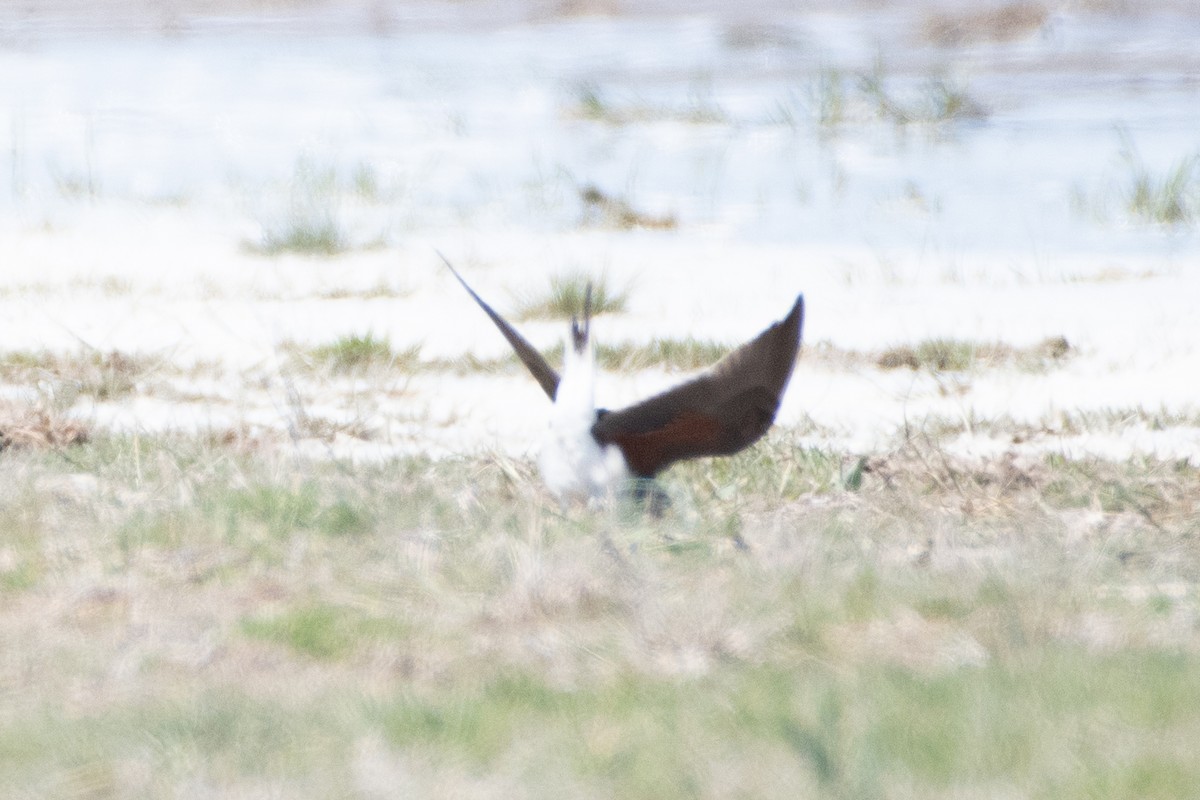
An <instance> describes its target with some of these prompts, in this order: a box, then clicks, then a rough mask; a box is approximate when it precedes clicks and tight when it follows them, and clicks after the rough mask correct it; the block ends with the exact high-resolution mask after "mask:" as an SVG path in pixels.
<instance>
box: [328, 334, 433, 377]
mask: <svg viewBox="0 0 1200 800" xmlns="http://www.w3.org/2000/svg"><path fill="white" fill-rule="evenodd" d="M306 355H307V357H308V359H309V360H311V361H312V362H315V363H316V364H319V365H321V366H324V367H327V368H328V369H330V370H332V371H333V372H335V373H339V374H356V373H361V372H364V371H366V370H368V369H374V368H395V369H400V370H402V371H405V372H407V371H411V370H412V369H414V368H415V367H416V365H417V364H418V363H419V362H420V359H421V346H420V345H413V346H412V347H408V348H405V349H404V350H399V351H397V350H393V349H392V346H391V343H390V342H388V340H387V339H385V338H380V337H378V336H376V335H375V334H373V333H371V332H369V331H368V332H367V333H365V334H357V333H355V334H350V335H348V336H341V337H339V338H337V339H336V340H334V341H333V342H330V343H329V344H322V345H317V346H316V347H313V348H311V349H310V350H308V351H307V353H306Z"/></svg>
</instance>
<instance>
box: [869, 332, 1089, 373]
mask: <svg viewBox="0 0 1200 800" xmlns="http://www.w3.org/2000/svg"><path fill="white" fill-rule="evenodd" d="M1071 352H1072V347H1071V345H1070V343H1069V342H1068V341H1067V340H1066V339H1065V338H1064V337H1061V336H1054V337H1050V338H1047V339H1044V340H1043V341H1041V342H1039V343H1038V344H1036V345H1033V346H1031V347H1027V348H1014V347H1011V346H1009V345H1005V344H1000V343H980V342H973V341H968V340H964V339H947V338H940V339H927V340H924V341H921V342H918V343H917V344H915V345H911V346H910V345H900V346H897V347H891V348H888V349H887V350H884V351H883V352H881V353H879V354H878V355H877V356H875V359H874V360H875V364H876V366H878V367H879V368H881V369H900V368H908V369H913V370H927V371H929V372H966V371H969V370H972V369H976V368H978V367H984V366H987V367H994V366H999V365H1013V366H1016V367H1017V368H1018V369H1022V370H1025V371H1029V372H1040V371H1043V370H1045V369H1047V368H1048V367H1050V366H1053V365H1056V364H1058V363H1060V362H1061V361H1062V360H1063V359H1065V358H1067V357H1068V356H1069V355H1070V354H1071Z"/></svg>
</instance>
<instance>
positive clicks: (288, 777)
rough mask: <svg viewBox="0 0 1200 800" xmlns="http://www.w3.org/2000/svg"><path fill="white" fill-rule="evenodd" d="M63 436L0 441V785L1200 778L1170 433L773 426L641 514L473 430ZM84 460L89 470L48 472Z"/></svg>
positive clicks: (862, 791) (969, 784) (1154, 781)
mask: <svg viewBox="0 0 1200 800" xmlns="http://www.w3.org/2000/svg"><path fill="white" fill-rule="evenodd" d="M72 452H73V457H72V458H71V460H69V461H68V460H65V459H63V458H62V457H60V456H58V455H55V454H52V453H46V452H36V451H25V452H14V453H11V454H6V457H5V458H4V459H2V460H0V523H2V524H0V529H2V530H3V531H4V534H3V536H2V537H0V636H3V638H4V641H5V642H7V643H11V644H12V645H13V646H6V647H5V648H4V649H3V650H0V681H2V683H0V686H2V687H3V688H4V689H5V692H6V702H5V704H4V707H3V709H0V792H3V793H4V794H6V795H9V796H65V795H70V794H90V795H95V796H135V795H136V796H141V797H149V798H155V797H171V796H177V795H178V794H179V793H180V792H181V791H184V789H185V788H186V787H188V786H193V785H195V784H196V783H197V782H202V783H204V785H206V786H208V787H210V788H211V789H212V791H216V792H219V793H220V794H222V795H223V796H246V795H253V794H255V793H260V792H262V791H268V790H269V792H273V793H276V794H286V795H287V796H290V797H301V798H302V797H326V796H331V795H346V794H347V793H349V794H350V795H351V796H354V795H356V794H357V795H362V796H373V795H376V794H379V793H384V794H386V793H387V792H390V791H393V790H394V789H395V787H397V786H401V785H402V786H404V787H407V790H408V791H411V792H413V793H415V794H418V795H430V794H437V793H438V792H439V791H446V790H447V787H451V788H453V787H455V786H469V787H471V790H470V793H471V794H472V795H473V796H480V797H512V796H524V797H551V796H554V797H558V796H562V795H563V793H567V794H570V795H572V796H594V795H604V796H620V797H634V798H636V797H647V798H649V797H656V798H658V797H667V798H670V797H694V796H731V795H737V794H738V793H742V794H743V795H745V796H754V797H795V796H806V797H817V798H825V797H828V798H843V797H855V798H858V797H868V798H870V797H875V798H892V797H895V798H901V797H914V796H919V797H930V796H955V797H976V796H978V797H984V796H993V795H994V794H995V793H996V792H997V791H1000V790H1002V791H1004V792H1006V793H1010V794H1014V795H1016V796H1027V797H1067V798H1081V799H1082V798H1132V797H1177V796H1186V794H1187V792H1188V791H1190V788H1189V787H1191V786H1193V785H1195V783H1196V781H1197V780H1200V759H1197V757H1196V755H1195V751H1194V748H1192V747H1190V746H1188V744H1187V743H1188V742H1191V741H1194V740H1195V737H1196V735H1197V734H1200V636H1197V635H1196V632H1195V627H1194V626H1193V625H1191V624H1190V623H1189V620H1190V619H1192V618H1193V617H1194V615H1195V614H1196V613H1197V612H1200V595H1198V593H1197V592H1196V589H1195V585H1196V584H1195V581H1196V579H1197V576H1200V558H1198V557H1197V555H1196V553H1195V550H1194V548H1191V547H1189V546H1188V544H1187V543H1188V542H1189V541H1191V540H1192V538H1194V537H1195V535H1196V534H1197V533H1200V529H1198V528H1197V523H1196V519H1197V511H1198V509H1200V472H1198V471H1197V470H1196V469H1195V468H1194V467H1190V466H1187V465H1185V464H1173V463H1164V462H1157V461H1153V460H1139V461H1135V462H1129V463H1118V464H1112V463H1108V462H1097V461H1072V460H1067V459H1062V458H1058V457H1053V458H1047V459H1045V460H1041V461H1031V462H1028V463H1024V464H1016V463H1013V462H1006V461H997V462H983V463H980V462H965V461H959V460H956V459H954V458H952V457H949V456H947V455H946V454H945V453H944V452H941V451H940V450H938V449H937V448H936V445H930V444H928V443H922V442H921V441H920V440H913V441H911V442H908V443H905V444H903V445H902V446H900V447H899V448H898V449H896V450H895V451H892V452H888V453H879V454H874V455H872V456H871V457H870V458H868V459H866V460H865V463H864V465H862V470H861V474H860V475H859V476H858V477H859V481H858V483H857V484H856V486H855V489H854V490H853V491H851V490H849V489H847V488H845V486H846V483H847V482H846V480H845V477H846V475H847V472H848V471H849V470H851V469H852V467H853V465H854V460H855V459H853V458H848V457H846V456H844V455H841V454H837V453H831V452H824V451H817V450H811V449H808V448H806V447H805V446H804V445H803V443H802V440H801V439H799V438H798V437H796V436H794V435H792V434H790V433H789V432H787V431H777V432H776V433H774V434H772V435H771V436H770V437H768V439H767V440H766V441H765V442H763V443H762V444H761V445H760V446H757V447H755V448H752V449H751V450H748V451H746V452H744V453H742V454H740V455H738V456H736V457H734V458H731V459H724V460H714V461H711V462H694V463H691V464H687V465H682V466H680V467H678V468H676V469H674V470H672V471H671V472H670V473H669V474H668V476H667V479H666V480H667V486H668V490H669V491H670V493H671V495H672V497H673V498H674V504H673V506H672V509H671V510H670V511H669V512H668V514H667V515H666V516H665V517H664V518H663V519H661V520H653V519H648V518H644V517H642V516H640V515H638V514H636V513H632V512H628V513H622V514H616V515H609V514H604V513H585V512H582V511H581V510H578V509H567V510H566V511H563V510H560V509H559V508H558V507H557V505H555V504H554V503H552V502H549V501H548V499H547V498H545V497H544V496H543V495H542V493H541V491H540V490H539V489H538V488H537V486H536V485H535V484H534V483H531V482H530V481H529V480H528V478H527V477H526V476H527V475H528V471H527V470H526V469H525V468H524V467H522V466H521V465H520V464H515V465H514V464H511V463H505V462H503V461H497V460H495V459H478V460H476V459H467V460H449V461H439V462H434V461H430V460H427V459H424V458H412V459H400V460H397V461H394V462H389V463H380V464H357V465H351V464H345V463H337V462H326V463H320V462H310V461H303V460H293V459H291V458H280V457H279V456H277V455H270V454H265V455H264V454H257V455H256V454H248V453H245V452H242V451H236V450H231V449H227V448H223V447H221V446H219V445H214V444H212V443H211V442H205V441H200V440H193V439H188V438H165V439H146V438H143V439H141V440H139V441H138V442H137V443H136V444H135V442H134V441H133V440H130V439H125V438H121V437H116V438H111V437H98V438H95V439H93V441H91V442H89V443H87V444H85V445H82V446H81V447H79V448H76V449H75V450H74V451H72ZM79 474H89V475H94V476H96V479H97V481H98V486H99V487H102V488H101V489H100V490H99V491H87V490H85V489H79V490H78V491H74V492H70V491H65V490H64V488H63V487H64V485H66V484H65V483H64V481H63V480H62V478H63V477H64V476H72V475H79ZM51 486H54V487H56V488H53V489H50V488H47V487H51ZM1080 509H1090V510H1091V511H1089V513H1092V514H1094V515H1096V516H1094V517H1088V518H1087V519H1088V520H1091V521H1087V522H1081V521H1080V520H1083V519H1084V518H1083V517H1080V516H1079V514H1078V512H1079V510H1080ZM1079 525H1086V526H1091V527H1084V528H1079V527H1078V526H1079ZM1167 587H1174V588H1169V589H1168V588H1167ZM48 610H50V611H49V613H48ZM80 685H86V686H88V687H89V691H88V693H87V696H86V698H81V697H80V696H79V695H78V692H77V688H76V687H78V686H80ZM1113 720H1119V721H1120V724H1114V723H1113ZM264 787H265V788H264ZM31 793H32V794H31Z"/></svg>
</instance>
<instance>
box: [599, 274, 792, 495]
mask: <svg viewBox="0 0 1200 800" xmlns="http://www.w3.org/2000/svg"><path fill="white" fill-rule="evenodd" d="M803 327H804V295H800V296H799V297H797V298H796V303H795V305H793V306H792V310H791V312H790V313H789V314H788V315H787V316H786V317H785V318H784V319H782V320H780V321H779V322H776V323H775V324H774V325H772V326H771V327H769V328H767V329H766V330H765V331H763V332H762V333H760V334H759V335H758V336H757V337H756V338H755V339H753V340H752V341H750V342H747V343H746V344H744V345H742V346H741V347H739V348H738V349H737V350H734V351H733V352H732V353H730V354H729V355H727V356H726V357H725V358H723V359H722V360H721V361H719V362H717V364H716V365H715V366H714V367H713V368H712V369H711V370H709V371H708V372H706V373H704V374H703V375H701V376H699V377H698V378H695V379H693V380H690V381H688V382H687V383H683V384H680V385H679V386H676V387H675V388H673V389H669V390H667V391H666V392H663V393H662V394H659V395H655V396H654V397H651V398H650V399H649V400H645V401H643V402H641V403H637V404H636V405H632V406H629V407H628V408H623V409H620V410H619V411H608V412H601V415H600V418H599V419H597V420H596V424H595V425H593V426H592V436H593V437H594V438H595V439H596V441H598V442H600V443H601V444H615V445H616V446H617V447H619V448H620V449H621V452H622V454H624V456H625V461H626V462H627V463H628V464H629V469H630V470H631V471H632V472H633V473H634V474H635V475H638V476H640V477H643V478H652V477H654V476H655V475H656V474H658V473H659V472H661V471H662V470H663V469H665V468H666V467H667V466H668V465H670V464H671V463H673V462H675V461H679V460H681V459H685V458H696V457H699V456H721V455H732V454H733V453H736V452H738V451H739V450H741V449H743V448H745V447H747V446H749V445H750V444H753V443H754V442H755V441H757V440H758V439H759V438H760V437H761V436H762V435H763V434H764V433H766V432H767V429H768V428H770V427H771V424H772V423H773V422H774V421H775V414H776V412H777V411H778V410H779V401H780V399H781V398H782V397H783V390H784V389H785V388H787V384H788V380H789V379H790V378H791V376H792V368H793V367H794V366H795V365H796V355H797V353H798V352H799V350H800V333H801V329H802V328H803Z"/></svg>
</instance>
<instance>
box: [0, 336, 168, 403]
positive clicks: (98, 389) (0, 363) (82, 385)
mask: <svg viewBox="0 0 1200 800" xmlns="http://www.w3.org/2000/svg"><path fill="white" fill-rule="evenodd" d="M155 366H156V362H155V361H154V360H153V359H151V358H149V357H146V356H141V355H132V354H129V353H123V352H120V351H117V350H112V351H109V352H101V351H99V350H95V349H87V350H80V351H78V352H75V353H52V352H50V351H37V350H14V351H9V352H6V353H3V354H2V355H0V380H3V381H7V382H10V383H15V384H41V385H44V386H46V387H47V389H48V391H49V392H50V393H51V394H52V395H54V400H55V403H56V404H58V405H60V406H63V407H66V406H70V405H71V404H72V403H73V402H74V400H75V399H76V398H77V397H79V396H81V395H83V396H88V397H92V398H94V399H96V400H98V401H102V402H103V401H110V400H117V399H120V398H122V397H126V396H128V395H130V394H133V393H134V392H136V391H137V387H138V382H139V381H140V380H142V379H143V378H144V377H146V376H147V375H148V374H150V373H151V372H152V371H153V370H154V368H155Z"/></svg>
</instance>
